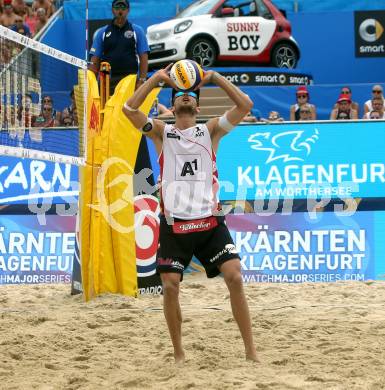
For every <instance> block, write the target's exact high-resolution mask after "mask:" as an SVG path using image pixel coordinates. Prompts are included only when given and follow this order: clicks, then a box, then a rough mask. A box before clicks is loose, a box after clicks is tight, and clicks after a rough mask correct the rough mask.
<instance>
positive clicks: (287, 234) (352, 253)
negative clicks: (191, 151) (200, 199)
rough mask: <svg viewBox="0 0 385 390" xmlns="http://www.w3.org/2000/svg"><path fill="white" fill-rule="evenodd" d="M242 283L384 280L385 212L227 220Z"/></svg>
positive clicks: (230, 217)
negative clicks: (384, 242)
mask: <svg viewBox="0 0 385 390" xmlns="http://www.w3.org/2000/svg"><path fill="white" fill-rule="evenodd" d="M226 221H227V226H228V227H229V229H230V233H231V235H232V237H233V239H234V243H235V246H236V249H237V251H238V253H239V255H240V257H241V265H242V274H243V279H244V281H245V282H289V283H295V282H334V281H347V280H374V279H376V280H378V279H382V280H385V245H384V244H383V242H382V241H383V240H381V238H380V237H384V233H385V212H384V211H378V212H357V213H355V214H354V215H353V216H342V215H336V214H335V213H317V214H316V217H315V218H314V217H313V218H310V217H309V214H307V213H294V214H292V215H286V216H285V215H280V214H276V215H273V216H258V215H256V214H244V215H228V216H227V217H226Z"/></svg>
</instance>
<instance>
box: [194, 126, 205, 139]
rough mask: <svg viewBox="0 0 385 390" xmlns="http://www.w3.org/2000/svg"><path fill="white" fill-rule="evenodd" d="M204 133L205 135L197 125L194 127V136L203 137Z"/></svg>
mask: <svg viewBox="0 0 385 390" xmlns="http://www.w3.org/2000/svg"><path fill="white" fill-rule="evenodd" d="M204 135H205V133H204V131H203V130H202V129H200V128H199V127H198V126H197V127H196V128H195V138H197V137H203V136H204Z"/></svg>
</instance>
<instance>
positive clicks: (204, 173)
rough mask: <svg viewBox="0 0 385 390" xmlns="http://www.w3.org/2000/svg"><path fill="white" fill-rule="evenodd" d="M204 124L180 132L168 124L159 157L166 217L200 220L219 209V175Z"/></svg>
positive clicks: (162, 203) (163, 205) (162, 201)
mask: <svg viewBox="0 0 385 390" xmlns="http://www.w3.org/2000/svg"><path fill="white" fill-rule="evenodd" d="M215 160H216V156H215V153H214V151H213V148H212V143H211V137H210V133H209V130H208V128H207V126H206V125H205V124H203V125H196V126H194V127H190V128H188V129H185V130H179V129H177V128H176V127H175V126H174V125H166V126H165V128H164V132H163V148H162V152H161V154H160V156H159V165H160V179H161V207H162V209H163V212H164V214H165V215H166V216H168V215H169V216H171V217H174V218H180V219H197V218H205V217H208V216H211V215H213V212H214V211H216V210H218V199H217V191H218V188H219V185H218V172H217V169H216V161H215Z"/></svg>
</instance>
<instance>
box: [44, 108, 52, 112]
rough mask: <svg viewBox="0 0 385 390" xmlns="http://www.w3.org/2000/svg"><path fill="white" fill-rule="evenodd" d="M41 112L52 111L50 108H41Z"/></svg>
mask: <svg viewBox="0 0 385 390" xmlns="http://www.w3.org/2000/svg"><path fill="white" fill-rule="evenodd" d="M43 111H52V108H43Z"/></svg>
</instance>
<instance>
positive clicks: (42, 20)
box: [35, 8, 48, 34]
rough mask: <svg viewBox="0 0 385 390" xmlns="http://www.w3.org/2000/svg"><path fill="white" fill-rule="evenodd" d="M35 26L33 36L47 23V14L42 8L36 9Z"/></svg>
mask: <svg viewBox="0 0 385 390" xmlns="http://www.w3.org/2000/svg"><path fill="white" fill-rule="evenodd" d="M36 16H37V21H36V26H35V34H37V33H38V32H39V31H40V30H41V29H42V28H43V27H44V26H45V25H46V24H47V21H48V18H47V13H46V11H45V9H44V8H38V9H37V10H36Z"/></svg>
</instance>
